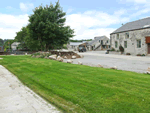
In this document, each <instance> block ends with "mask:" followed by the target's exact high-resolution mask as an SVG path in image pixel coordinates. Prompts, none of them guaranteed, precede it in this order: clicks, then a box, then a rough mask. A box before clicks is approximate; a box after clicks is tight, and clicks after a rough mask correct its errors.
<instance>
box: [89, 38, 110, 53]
mask: <svg viewBox="0 0 150 113" xmlns="http://www.w3.org/2000/svg"><path fill="white" fill-rule="evenodd" d="M87 48H88V50H97V51H100V50H106V49H108V48H110V40H109V38H108V37H106V36H97V37H94V40H92V41H90V42H89V43H88V46H87Z"/></svg>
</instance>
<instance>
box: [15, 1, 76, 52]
mask: <svg viewBox="0 0 150 113" xmlns="http://www.w3.org/2000/svg"><path fill="white" fill-rule="evenodd" d="M65 15H66V13H65V12H63V10H62V8H61V7H60V4H59V2H56V4H55V5H53V4H50V5H46V6H42V5H40V6H39V7H36V8H35V9H34V10H33V14H32V15H30V16H29V24H28V25H27V26H26V27H23V28H22V29H21V30H20V31H19V32H17V36H16V37H15V39H16V40H17V41H18V42H21V47H22V48H24V47H27V48H29V49H30V50H39V49H41V50H49V49H51V48H54V47H62V46H63V45H64V44H66V43H67V42H68V41H69V39H70V38H71V37H73V36H74V35H73V34H74V30H73V29H71V28H70V26H66V25H65V22H66V18H65Z"/></svg>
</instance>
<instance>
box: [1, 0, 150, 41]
mask: <svg viewBox="0 0 150 113" xmlns="http://www.w3.org/2000/svg"><path fill="white" fill-rule="evenodd" d="M56 1H57V0H3V1H1V3H0V38H2V39H14V37H15V36H16V32H18V31H19V30H20V29H21V28H22V27H23V26H26V25H27V23H28V16H29V15H31V14H33V12H32V10H33V9H34V8H35V7H38V6H39V5H41V4H43V5H44V6H45V5H46V4H50V2H52V3H53V4H55V2H56ZM59 1H60V5H61V7H62V8H63V11H65V12H67V15H66V19H67V21H66V24H67V25H70V26H71V28H72V29H74V30H75V35H76V36H75V37H74V38H73V39H93V38H94V37H95V36H102V35H106V36H107V37H110V33H111V32H113V31H114V30H116V29H117V28H119V27H121V24H122V23H123V24H125V23H127V22H130V21H135V20H138V19H142V18H146V17H149V15H150V0H59Z"/></svg>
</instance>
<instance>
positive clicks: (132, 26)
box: [111, 17, 150, 34]
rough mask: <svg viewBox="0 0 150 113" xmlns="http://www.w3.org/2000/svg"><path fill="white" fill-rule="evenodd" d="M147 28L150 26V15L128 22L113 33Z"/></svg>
mask: <svg viewBox="0 0 150 113" xmlns="http://www.w3.org/2000/svg"><path fill="white" fill-rule="evenodd" d="M146 28H150V17H148V18H143V19H140V20H136V21H133V22H129V23H126V24H125V25H123V26H121V27H120V28H118V29H117V30H115V31H114V32H112V33H111V34H115V33H120V32H126V31H132V30H138V29H146Z"/></svg>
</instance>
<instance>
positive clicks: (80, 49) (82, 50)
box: [78, 47, 86, 52]
mask: <svg viewBox="0 0 150 113" xmlns="http://www.w3.org/2000/svg"><path fill="white" fill-rule="evenodd" d="M78 50H79V52H86V49H85V47H79V49H78Z"/></svg>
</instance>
